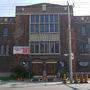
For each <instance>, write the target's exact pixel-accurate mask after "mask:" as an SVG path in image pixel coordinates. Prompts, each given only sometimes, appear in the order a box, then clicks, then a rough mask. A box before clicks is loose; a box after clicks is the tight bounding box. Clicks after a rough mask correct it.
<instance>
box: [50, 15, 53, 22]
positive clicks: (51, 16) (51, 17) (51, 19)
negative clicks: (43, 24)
mask: <svg viewBox="0 0 90 90" xmlns="http://www.w3.org/2000/svg"><path fill="white" fill-rule="evenodd" d="M53 21H54V18H53V14H51V15H50V22H53Z"/></svg>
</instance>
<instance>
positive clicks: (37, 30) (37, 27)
mask: <svg viewBox="0 0 90 90" xmlns="http://www.w3.org/2000/svg"><path fill="white" fill-rule="evenodd" d="M35 32H39V24H36V25H35Z"/></svg>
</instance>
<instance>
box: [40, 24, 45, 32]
mask: <svg viewBox="0 0 90 90" xmlns="http://www.w3.org/2000/svg"><path fill="white" fill-rule="evenodd" d="M40 31H41V32H44V24H41V25H40Z"/></svg>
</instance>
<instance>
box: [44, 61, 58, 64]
mask: <svg viewBox="0 0 90 90" xmlns="http://www.w3.org/2000/svg"><path fill="white" fill-rule="evenodd" d="M45 63H51V64H52V63H57V62H54V61H51V62H48V61H47V62H45Z"/></svg>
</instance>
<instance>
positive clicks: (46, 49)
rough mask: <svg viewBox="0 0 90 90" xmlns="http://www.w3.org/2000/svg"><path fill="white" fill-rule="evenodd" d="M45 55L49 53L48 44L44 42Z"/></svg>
mask: <svg viewBox="0 0 90 90" xmlns="http://www.w3.org/2000/svg"><path fill="white" fill-rule="evenodd" d="M45 53H49V42H45Z"/></svg>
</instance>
